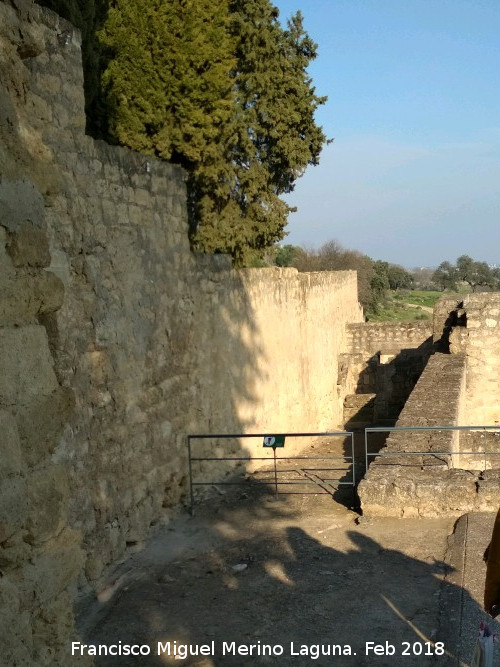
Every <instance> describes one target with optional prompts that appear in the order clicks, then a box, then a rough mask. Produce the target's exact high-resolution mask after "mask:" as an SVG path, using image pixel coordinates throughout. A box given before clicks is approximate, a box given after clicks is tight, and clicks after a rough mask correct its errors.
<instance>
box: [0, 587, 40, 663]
mask: <svg viewBox="0 0 500 667" xmlns="http://www.w3.org/2000/svg"><path fill="white" fill-rule="evenodd" d="M0 647H1V664H2V665H6V666H7V665H9V666H11V667H21V666H22V667H35V664H36V663H35V661H34V659H33V638H32V633H31V626H30V614H29V611H28V610H27V609H23V610H22V609H21V604H20V599H19V591H18V588H17V586H16V585H15V584H14V583H13V582H12V581H11V580H10V579H9V578H8V577H2V578H0Z"/></svg>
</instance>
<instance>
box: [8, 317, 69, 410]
mask: <svg viewBox="0 0 500 667" xmlns="http://www.w3.org/2000/svg"><path fill="white" fill-rule="evenodd" d="M0 368H1V369H2V373H1V374H0V404H3V405H16V404H26V403H27V402H28V401H29V400H30V399H32V398H35V397H37V396H39V395H48V394H51V393H52V392H53V391H54V390H55V389H56V388H57V387H58V383H57V380H56V376H55V374H54V368H53V361H52V358H51V355H50V352H49V348H48V342H47V334H46V332H45V329H44V328H43V327H41V326H36V325H31V326H30V325H28V326H24V327H20V328H14V327H4V328H0Z"/></svg>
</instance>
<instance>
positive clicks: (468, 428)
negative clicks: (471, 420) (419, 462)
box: [365, 424, 500, 433]
mask: <svg viewBox="0 0 500 667" xmlns="http://www.w3.org/2000/svg"><path fill="white" fill-rule="evenodd" d="M394 431H407V432H408V431H500V425H498V424H497V425H496V426H370V427H367V428H365V432H366V433H377V432H381V433H389V432H391V433H393V432H394Z"/></svg>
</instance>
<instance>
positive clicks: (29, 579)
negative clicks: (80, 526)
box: [12, 529, 84, 609]
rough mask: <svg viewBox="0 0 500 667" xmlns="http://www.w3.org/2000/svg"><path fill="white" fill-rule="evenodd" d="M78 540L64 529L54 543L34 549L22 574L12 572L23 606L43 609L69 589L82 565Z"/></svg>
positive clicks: (75, 534)
mask: <svg viewBox="0 0 500 667" xmlns="http://www.w3.org/2000/svg"><path fill="white" fill-rule="evenodd" d="M80 542H81V537H80V535H79V534H78V533H77V532H75V531H72V530H69V529H65V530H64V531H62V532H61V533H60V534H59V535H58V536H57V537H56V538H55V539H53V540H50V541H48V542H47V543H45V544H44V545H43V546H42V547H40V548H38V549H36V550H35V551H34V553H33V555H32V557H31V559H30V563H29V564H26V565H25V566H24V568H23V570H22V571H20V572H18V571H17V570H16V571H13V573H12V579H13V580H14V581H15V582H16V584H17V585H18V587H19V590H20V593H21V600H22V603H23V604H24V605H25V606H31V605H33V604H34V605H35V607H36V608H37V609H42V608H44V607H46V606H49V605H51V604H52V602H53V601H54V600H56V599H57V598H58V597H59V595H61V594H62V593H63V592H64V591H65V590H66V589H67V588H68V587H70V586H72V585H73V583H74V582H75V580H76V577H77V576H78V574H79V572H80V570H81V568H82V565H83V557H84V555H83V552H82V550H81V548H80Z"/></svg>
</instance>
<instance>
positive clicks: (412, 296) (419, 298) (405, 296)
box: [393, 290, 444, 308]
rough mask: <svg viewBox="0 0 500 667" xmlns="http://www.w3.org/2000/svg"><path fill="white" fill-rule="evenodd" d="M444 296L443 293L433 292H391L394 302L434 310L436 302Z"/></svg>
mask: <svg viewBox="0 0 500 667" xmlns="http://www.w3.org/2000/svg"><path fill="white" fill-rule="evenodd" d="M442 296H444V293H443V292H435V291H431V290H400V291H399V292H393V299H394V300H396V301H404V302H405V303H412V304H413V305H414V306H426V307H427V308H434V306H435V305H436V301H439V299H440V298H441V297H442Z"/></svg>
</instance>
